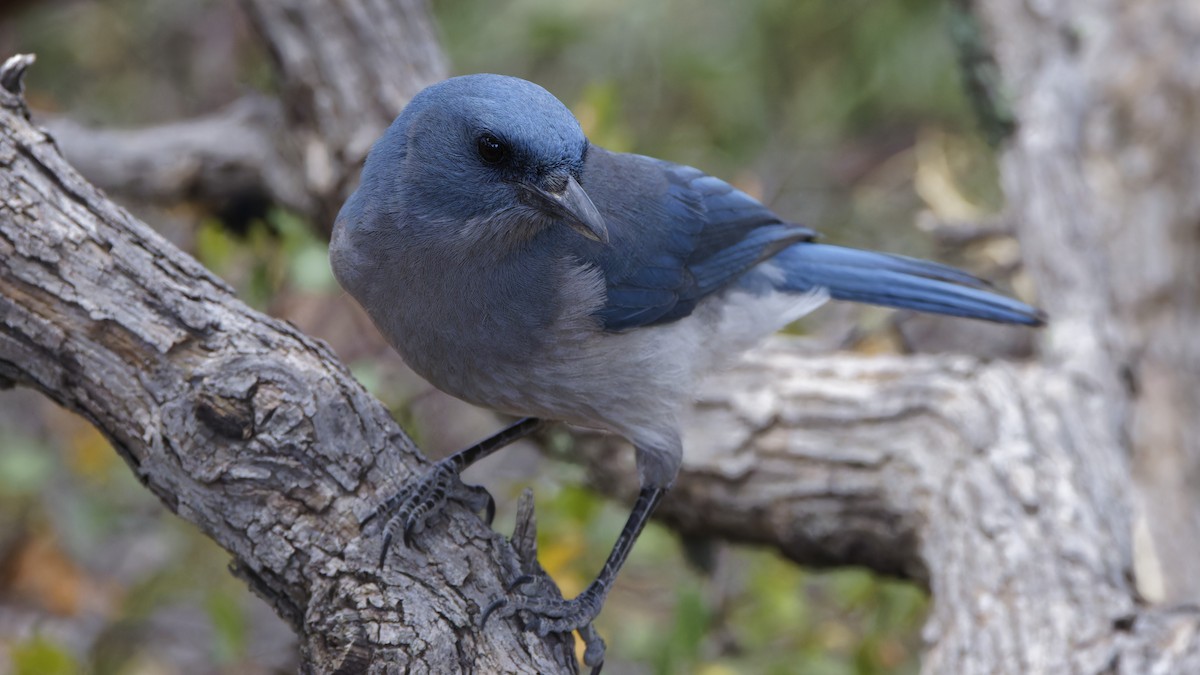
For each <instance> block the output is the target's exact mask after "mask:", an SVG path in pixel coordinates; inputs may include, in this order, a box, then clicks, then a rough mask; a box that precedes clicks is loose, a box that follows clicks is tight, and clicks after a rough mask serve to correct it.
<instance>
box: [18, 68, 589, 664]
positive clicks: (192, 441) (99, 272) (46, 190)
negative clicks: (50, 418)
mask: <svg viewBox="0 0 1200 675" xmlns="http://www.w3.org/2000/svg"><path fill="white" fill-rule="evenodd" d="M0 81H4V82H12V81H13V76H12V75H11V73H10V72H9V71H8V70H6V71H5V72H4V73H3V74H0ZM0 195H3V197H2V201H0V380H2V381H4V382H7V383H16V384H20V385H22V386H29V387H33V388H35V389H38V390H39V391H41V392H43V393H45V394H46V395H47V396H49V397H51V398H52V399H54V400H55V401H57V402H58V403H59V404H61V405H63V406H65V407H67V408H69V409H71V410H74V411H76V412H78V413H79V414H81V415H83V416H84V417H85V418H87V419H88V420H89V421H91V422H92V423H93V424H95V425H96V427H97V428H98V429H100V430H101V431H102V432H103V433H104V434H105V435H106V436H107V437H108V438H109V440H110V441H111V442H112V444H113V446H114V447H115V448H116V449H117V451H118V452H119V453H120V454H121V455H122V457H124V458H125V460H126V461H127V462H128V463H129V465H130V467H131V468H132V469H133V471H134V472H135V473H136V474H137V476H138V477H139V478H140V479H141V481H142V482H143V483H144V484H145V485H146V487H147V488H148V489H150V490H151V491H152V492H154V493H155V494H156V495H158V497H159V498H160V499H162V501H163V502H164V503H165V504H166V505H167V506H168V507H169V508H170V509H171V510H172V511H174V512H176V513H178V514H179V515H180V516H182V517H183V518H185V519H187V520H189V521H191V522H193V523H195V524H197V525H198V526H199V527H200V528H201V529H202V530H203V531H204V532H205V533H207V534H208V535H209V536H211V537H212V538H213V539H215V540H216V541H217V542H218V543H219V544H221V545H222V546H223V547H225V548H226V549H228V550H229V551H230V552H231V553H232V554H233V555H234V563H233V568H234V570H235V571H236V572H237V573H238V574H239V575H240V576H242V577H243V578H245V579H246V580H247V581H248V582H249V584H250V586H251V588H253V589H254V590H255V592H257V593H258V594H259V595H261V596H262V597H264V598H266V599H267V601H268V602H269V603H270V604H271V605H272V606H274V608H275V609H276V611H277V612H278V613H279V614H280V615H281V616H283V617H284V618H285V619H286V620H287V621H288V622H289V623H290V624H291V625H292V626H293V627H294V628H295V629H296V631H297V632H298V634H299V635H300V637H301V645H302V650H303V654H304V658H305V664H306V668H307V669H308V670H310V671H312V672H360V671H364V670H366V671H370V672H402V671H403V672H410V671H411V672H445V669H446V668H447V667H448V665H449V664H458V667H459V668H460V669H462V670H478V671H481V672H535V671H540V672H563V671H570V670H573V669H574V667H575V663H574V654H573V650H572V646H573V644H572V641H571V639H570V638H569V636H568V637H566V638H564V637H562V636H551V637H550V638H546V639H541V638H537V637H536V636H534V635H532V634H527V633H523V632H519V631H516V630H515V629H514V626H513V623H512V622H501V621H497V622H494V623H493V624H491V625H489V626H488V630H487V631H486V632H482V633H481V632H478V631H477V630H476V626H475V623H476V621H477V617H478V615H479V611H480V607H481V606H486V604H487V603H488V602H490V601H491V600H492V599H494V598H495V597H496V596H497V595H498V594H499V593H502V592H503V585H504V582H505V581H507V580H509V579H511V578H512V576H513V572H512V571H513V570H516V569H519V564H520V561H519V560H518V559H517V558H516V557H515V555H514V553H513V552H512V549H511V548H510V547H509V546H508V545H507V544H505V543H504V542H503V540H502V539H501V538H500V537H498V536H497V535H495V534H494V533H492V532H491V531H489V530H488V529H487V528H486V527H484V526H483V524H482V523H481V522H480V521H479V519H478V518H476V517H474V516H473V515H471V514H468V513H465V512H463V511H462V510H461V509H451V510H450V511H449V512H448V515H447V518H446V523H445V526H444V527H439V528H438V529H437V530H436V532H435V533H431V536H428V537H425V538H423V539H422V543H423V545H424V546H426V547H427V550H426V551H424V552H418V551H408V552H406V553H404V554H396V555H393V556H391V557H389V559H388V564H387V565H386V566H384V567H383V568H382V569H379V568H378V565H377V561H378V554H379V551H378V544H379V538H378V537H369V536H367V537H364V536H361V535H360V532H359V526H358V522H359V520H360V519H361V518H362V517H364V516H365V515H366V514H367V513H369V512H370V511H371V510H372V508H373V507H374V506H375V505H376V503H377V500H378V499H379V495H382V494H389V493H390V492H392V491H394V490H395V489H396V486H397V485H398V484H399V483H400V482H401V481H404V480H405V479H407V478H408V477H410V476H411V475H412V474H413V472H414V471H418V470H422V468H423V467H424V465H425V464H424V461H423V460H422V458H421V457H420V455H419V454H418V453H417V452H416V450H415V449H414V448H413V446H412V444H411V442H410V441H409V440H408V439H407V437H406V436H404V434H403V432H402V431H401V430H400V429H399V427H397V426H396V424H395V422H394V421H393V420H392V419H391V417H390V416H389V415H388V413H387V411H386V410H385V409H384V408H383V406H382V405H380V404H379V402H378V401H376V400H375V399H374V398H372V397H371V396H370V395H368V394H367V393H366V392H365V391H364V390H363V389H362V387H361V386H360V385H359V384H358V383H356V382H355V381H354V380H353V378H352V377H351V376H350V374H349V372H348V371H347V370H346V368H345V367H344V366H342V365H341V364H340V363H339V362H338V361H337V359H336V358H335V357H334V356H333V354H332V353H331V352H330V351H329V349H328V347H326V346H325V345H324V344H322V343H320V342H317V341H314V340H312V339H311V338H308V337H306V336H304V335H303V334H301V333H299V332H298V331H297V330H295V329H294V328H293V327H291V326H290V325H288V324H286V323H284V322H282V321H278V320H275V319H272V318H270V317H267V316H264V315H262V314H259V313H257V312H254V311H253V310H251V309H249V308H248V307H246V306H245V305H244V304H242V303H241V302H240V301H238V300H237V298H235V297H234V295H233V293H232V291H231V290H230V289H229V287H228V286H226V285H225V284H224V283H223V282H221V281H220V280H219V279H217V278H216V277H215V276H213V275H212V274H211V273H209V272H208V271H207V270H205V269H204V268H203V267H202V266H200V265H199V264H198V263H197V262H196V261H195V260H193V259H192V258H190V257H188V256H187V255H186V254H184V253H182V252H180V251H179V250H177V249H175V248H174V247H172V246H171V245H170V244H168V243H167V242H166V241H164V240H163V239H162V238H161V237H160V236H158V235H157V234H156V233H155V232H153V231H152V230H151V229H150V228H148V227H147V226H146V225H144V224H142V223H140V222H138V221H136V220H135V219H133V218H132V217H131V216H129V214H128V213H126V212H125V211H124V210H122V209H121V208H120V207H118V206H116V205H115V204H113V203H112V202H110V201H108V200H107V199H106V198H105V197H104V196H103V195H102V194H101V193H100V192H99V191H97V190H96V189H95V188H94V187H92V186H90V185H89V184H87V183H86V182H84V181H83V180H82V178H80V176H79V175H78V174H77V173H76V172H75V171H74V170H73V169H71V168H70V167H69V166H68V165H67V163H66V162H65V161H64V159H63V158H62V156H61V155H60V154H59V153H58V151H57V149H56V148H55V146H54V144H53V143H52V141H51V140H50V139H49V138H48V137H47V136H46V135H45V134H44V133H43V132H41V131H40V130H38V129H36V128H34V127H33V126H32V125H30V124H29V122H28V121H27V120H26V118H25V109H24V104H23V102H22V101H21V100H20V98H19V97H18V96H17V95H15V94H13V93H12V92H11V91H9V90H3V91H0Z"/></svg>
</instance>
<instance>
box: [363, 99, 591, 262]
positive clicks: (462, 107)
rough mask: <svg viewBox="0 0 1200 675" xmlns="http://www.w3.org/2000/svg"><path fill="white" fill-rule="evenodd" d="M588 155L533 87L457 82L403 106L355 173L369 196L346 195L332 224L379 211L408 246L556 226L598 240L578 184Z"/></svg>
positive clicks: (567, 121)
mask: <svg viewBox="0 0 1200 675" xmlns="http://www.w3.org/2000/svg"><path fill="white" fill-rule="evenodd" d="M587 150H588V141H587V137H585V136H584V134H583V130H582V129H580V127H579V122H578V121H576V119H575V117H574V116H573V115H572V114H571V112H570V111H569V110H568V109H567V108H566V106H564V105H563V104H562V103H561V102H560V101H559V100H558V99H556V98H555V97H554V96H553V95H551V94H550V92H548V91H546V90H545V89H543V88H541V87H539V86H538V85H536V84H533V83H532V82H527V81H525V80H521V79H518V78H515V77H505V76H502V75H467V76H463V77H455V78H452V79H449V80H445V81H444V82H440V83H438V84H435V85H433V86H430V87H428V88H426V89H425V90H423V91H421V93H419V94H417V95H416V96H415V97H414V98H413V99H412V101H411V102H410V103H409V104H408V106H406V107H405V109H404V111H403V112H402V113H401V114H400V116H399V117H397V118H396V121H395V122H393V123H392V125H391V127H390V128H389V129H388V130H387V132H386V133H385V134H384V136H383V137H382V138H381V139H380V140H379V141H378V142H377V143H376V144H375V147H374V148H373V149H372V150H371V154H370V156H369V157H368V158H367V162H366V165H365V166H364V167H363V176H362V185H361V187H360V188H359V191H360V192H365V193H366V194H367V195H369V198H368V197H365V196H364V195H357V197H363V198H360V199H353V198H352V199H351V200H350V202H347V205H346V207H344V208H343V213H342V216H340V217H339V218H341V217H344V216H346V215H347V212H346V209H356V208H359V207H358V206H356V204H361V203H371V204H375V205H386V206H383V208H384V209H386V210H387V212H388V220H389V221H390V222H391V223H394V224H396V225H397V226H399V227H403V228H405V229H406V231H405V232H404V236H405V237H406V238H408V239H409V242H410V243H418V242H419V241H420V240H423V239H425V240H428V239H437V240H441V241H445V240H451V239H453V240H461V241H471V242H485V243H489V242H490V243H501V244H502V243H506V242H517V241H521V240H524V239H527V238H529V237H530V236H532V235H533V234H536V232H537V231H538V230H540V229H541V228H543V227H547V226H551V225H552V224H555V223H565V224H567V225H570V226H572V227H574V228H575V229H576V230H578V231H579V232H580V233H581V234H583V235H584V236H587V237H589V238H592V239H597V240H602V241H603V240H606V239H607V231H606V229H605V227H604V221H603V218H602V217H601V216H600V214H599V212H598V211H597V210H596V207H595V206H594V205H593V204H592V202H591V200H590V199H588V197H587V194H586V193H585V192H584V191H583V188H581V187H580V186H579V181H580V177H581V174H582V171H583V162H584V158H585V156H586V154H587ZM359 215H360V216H361V215H363V214H359Z"/></svg>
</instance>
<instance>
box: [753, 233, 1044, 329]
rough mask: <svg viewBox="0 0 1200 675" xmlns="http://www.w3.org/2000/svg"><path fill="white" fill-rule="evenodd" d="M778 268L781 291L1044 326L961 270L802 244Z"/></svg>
mask: <svg viewBox="0 0 1200 675" xmlns="http://www.w3.org/2000/svg"><path fill="white" fill-rule="evenodd" d="M772 261H773V262H775V263H776V264H778V266H779V267H780V268H781V269H782V270H783V271H784V275H785V278H784V280H783V282H782V283H781V284H780V285H779V286H780V288H781V289H782V290H788V291H794V292H806V291H810V290H812V289H814V288H825V289H827V290H828V291H829V295H830V297H833V298H835V299H838V300H851V301H854V302H864V303H868V304H872V305H884V306H886V307H897V308H900V309H915V310H920V311H922V312H932V313H935V314H948V315H951V316H960V317H967V318H971V319H983V320H985V321H996V322H999V323H1019V324H1025V325H1027V326H1039V325H1041V324H1042V323H1043V322H1044V321H1045V316H1044V315H1043V314H1042V312H1041V310H1038V309H1036V308H1034V307H1030V306H1029V305H1027V304H1025V303H1023V302H1020V301H1018V300H1013V299H1011V298H1006V297H1004V296H1002V295H998V294H996V293H993V292H991V291H989V290H987V289H988V288H989V285H988V284H987V283H986V282H984V281H982V280H980V279H977V278H976V277H973V276H971V275H970V274H967V273H966V272H963V271H961V270H957V269H954V268H953V267H947V266H946V265H940V264H938V263H933V262H928V261H925V260H917V259H916V258H906V257H904V256H896V255H889V254H887V253H876V252H874V251H861V250H858V249H852V248H843V247H841V246H830V245H826V244H813V243H801V244H796V245H794V246H789V247H788V248H786V249H784V250H783V251H780V252H779V253H778V254H777V255H776V256H775V257H774V258H773V259H772Z"/></svg>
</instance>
